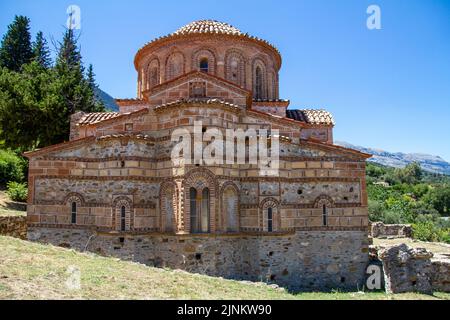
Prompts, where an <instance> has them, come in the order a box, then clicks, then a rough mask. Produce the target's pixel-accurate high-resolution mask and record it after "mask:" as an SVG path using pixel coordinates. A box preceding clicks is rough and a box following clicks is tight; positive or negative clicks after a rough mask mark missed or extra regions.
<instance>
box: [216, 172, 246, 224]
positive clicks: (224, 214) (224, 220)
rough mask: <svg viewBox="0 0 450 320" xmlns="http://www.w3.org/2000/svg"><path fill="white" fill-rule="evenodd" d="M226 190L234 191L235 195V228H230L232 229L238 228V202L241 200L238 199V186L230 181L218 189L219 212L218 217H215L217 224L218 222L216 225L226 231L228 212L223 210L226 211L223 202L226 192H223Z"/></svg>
mask: <svg viewBox="0 0 450 320" xmlns="http://www.w3.org/2000/svg"><path fill="white" fill-rule="evenodd" d="M228 190H232V191H233V192H234V193H235V195H236V203H235V206H236V208H235V210H236V211H235V212H236V217H235V219H236V225H235V229H236V230H232V231H239V230H240V206H239V204H240V202H241V199H240V192H239V187H238V186H237V185H236V184H235V183H234V182H232V181H227V182H225V183H224V184H223V185H222V187H221V189H220V211H219V212H220V214H219V216H218V219H217V220H218V221H217V224H218V226H220V229H221V230H222V231H228V226H229V216H228V212H225V211H226V210H225V207H226V204H225V201H226V199H225V196H226V194H225V193H226V192H227V191H228Z"/></svg>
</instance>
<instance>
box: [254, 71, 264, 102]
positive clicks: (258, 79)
mask: <svg viewBox="0 0 450 320" xmlns="http://www.w3.org/2000/svg"><path fill="white" fill-rule="evenodd" d="M255 98H256V99H262V98H263V74H262V70H261V67H260V66H257V67H256V70H255Z"/></svg>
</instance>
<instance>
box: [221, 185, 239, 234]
mask: <svg viewBox="0 0 450 320" xmlns="http://www.w3.org/2000/svg"><path fill="white" fill-rule="evenodd" d="M238 210H239V197H238V191H237V189H236V188H234V187H233V186H231V185H230V186H228V187H226V188H225V189H224V191H223V194H222V211H221V212H222V214H223V215H224V220H225V221H224V222H225V223H226V225H225V227H224V231H227V232H236V231H239V213H238Z"/></svg>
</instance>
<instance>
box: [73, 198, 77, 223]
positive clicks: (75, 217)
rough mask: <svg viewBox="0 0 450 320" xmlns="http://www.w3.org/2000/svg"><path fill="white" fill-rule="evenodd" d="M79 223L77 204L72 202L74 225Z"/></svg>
mask: <svg viewBox="0 0 450 320" xmlns="http://www.w3.org/2000/svg"><path fill="white" fill-rule="evenodd" d="M76 223H77V203H76V202H72V224H76Z"/></svg>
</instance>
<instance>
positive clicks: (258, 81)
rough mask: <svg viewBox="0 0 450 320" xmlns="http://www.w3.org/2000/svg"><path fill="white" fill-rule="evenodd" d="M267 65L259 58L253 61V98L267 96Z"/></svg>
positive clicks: (260, 98)
mask: <svg viewBox="0 0 450 320" xmlns="http://www.w3.org/2000/svg"><path fill="white" fill-rule="evenodd" d="M266 77H267V75H266V66H265V64H264V62H263V61H262V60H260V59H257V60H255V61H254V63H253V98H255V99H257V100H264V99H266V98H267V79H266Z"/></svg>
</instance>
